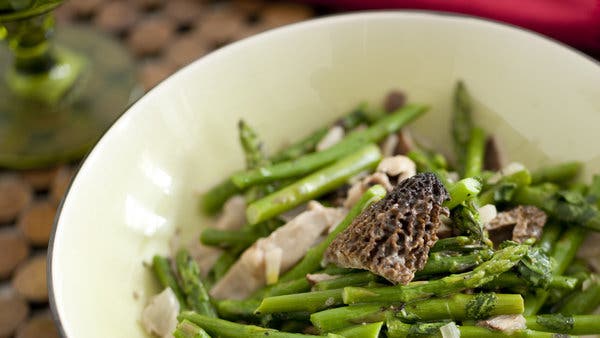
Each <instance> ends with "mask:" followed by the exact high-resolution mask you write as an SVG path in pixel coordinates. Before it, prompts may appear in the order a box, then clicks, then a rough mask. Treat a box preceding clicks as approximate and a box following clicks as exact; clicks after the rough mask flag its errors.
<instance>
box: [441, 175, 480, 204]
mask: <svg viewBox="0 0 600 338" xmlns="http://www.w3.org/2000/svg"><path fill="white" fill-rule="evenodd" d="M480 191H481V182H480V181H479V180H476V179H474V178H465V179H462V180H460V181H458V182H456V183H454V184H452V185H450V187H449V188H448V193H449V194H450V200H448V201H446V203H444V205H445V206H446V207H448V209H454V208H455V207H456V206H458V205H459V204H461V203H463V202H465V201H468V200H470V199H472V198H475V197H476V196H477V194H479V192H480Z"/></svg>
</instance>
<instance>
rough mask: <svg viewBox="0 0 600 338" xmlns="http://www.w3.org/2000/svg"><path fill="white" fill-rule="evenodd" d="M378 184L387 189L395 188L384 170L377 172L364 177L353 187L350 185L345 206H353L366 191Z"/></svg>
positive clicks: (348, 207)
mask: <svg viewBox="0 0 600 338" xmlns="http://www.w3.org/2000/svg"><path fill="white" fill-rule="evenodd" d="M376 184H379V185H381V186H382V187H384V188H385V190H387V191H391V190H392V189H393V186H392V184H391V183H390V179H389V178H388V176H387V175H386V174H384V173H382V172H375V173H373V174H371V175H369V176H367V177H365V178H363V179H362V180H361V181H360V182H357V183H354V184H353V185H352V187H350V189H349V190H348V196H347V197H346V200H345V201H344V208H347V209H350V208H352V206H353V205H354V204H356V202H358V200H360V197H361V196H362V195H363V194H364V193H365V191H367V190H368V189H369V188H370V187H372V186H374V185H376Z"/></svg>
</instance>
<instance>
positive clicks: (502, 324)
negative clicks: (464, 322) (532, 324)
mask: <svg viewBox="0 0 600 338" xmlns="http://www.w3.org/2000/svg"><path fill="white" fill-rule="evenodd" d="M477 325H478V326H483V327H485V328H488V329H490V330H497V331H502V333H505V334H506V335H511V334H512V333H513V332H515V331H519V330H523V329H526V328H527V325H526V321H525V317H523V315H501V316H496V317H492V318H489V319H486V320H480V321H479V322H477Z"/></svg>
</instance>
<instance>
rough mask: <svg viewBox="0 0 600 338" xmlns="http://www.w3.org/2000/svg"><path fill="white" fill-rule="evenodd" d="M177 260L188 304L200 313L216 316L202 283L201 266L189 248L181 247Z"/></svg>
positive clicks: (178, 271)
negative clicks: (188, 250)
mask: <svg viewBox="0 0 600 338" xmlns="http://www.w3.org/2000/svg"><path fill="white" fill-rule="evenodd" d="M175 262H176V265H177V273H178V275H179V278H180V280H181V287H182V289H183V293H184V295H185V297H186V300H187V302H186V303H187V305H188V306H189V307H190V308H191V309H192V310H194V311H196V312H198V313H200V314H203V315H206V316H213V317H216V315H217V314H216V312H215V309H214V308H213V306H212V304H211V302H210V298H209V296H208V292H206V289H205V288H204V284H202V278H201V277H200V268H199V267H198V264H196V261H194V259H193V258H192V256H190V254H189V252H187V250H184V249H181V250H179V251H178V252H177V255H176V258H175Z"/></svg>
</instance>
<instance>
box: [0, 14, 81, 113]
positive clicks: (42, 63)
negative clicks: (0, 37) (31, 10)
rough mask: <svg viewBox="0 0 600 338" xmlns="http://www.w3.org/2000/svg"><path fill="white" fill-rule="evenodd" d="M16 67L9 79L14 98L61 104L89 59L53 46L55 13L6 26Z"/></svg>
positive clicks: (29, 17)
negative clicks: (15, 96)
mask: <svg viewBox="0 0 600 338" xmlns="http://www.w3.org/2000/svg"><path fill="white" fill-rule="evenodd" d="M2 25H3V32H4V35H5V39H6V41H7V42H8V46H9V49H10V51H11V52H12V56H13V63H12V65H11V67H10V68H9V69H8V71H7V73H6V75H5V81H6V82H7V85H8V88H10V90H11V91H13V93H14V94H16V95H18V96H20V97H22V98H25V99H31V100H36V101H41V102H43V103H45V104H48V105H51V106H54V105H56V104H58V103H59V102H60V101H61V100H62V99H63V98H64V97H65V95H67V94H68V93H69V92H70V90H71V89H72V88H73V86H74V84H75V82H76V81H77V80H78V78H79V75H80V74H81V73H82V70H83V67H84V66H85V59H84V58H82V57H81V56H78V55H76V54H74V53H72V52H70V51H67V50H62V49H59V48H56V47H55V46H54V44H53V39H52V36H53V35H54V17H53V15H52V12H51V11H48V12H45V13H40V14H38V15H32V16H26V17H23V18H19V19H14V20H8V21H4V22H2Z"/></svg>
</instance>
